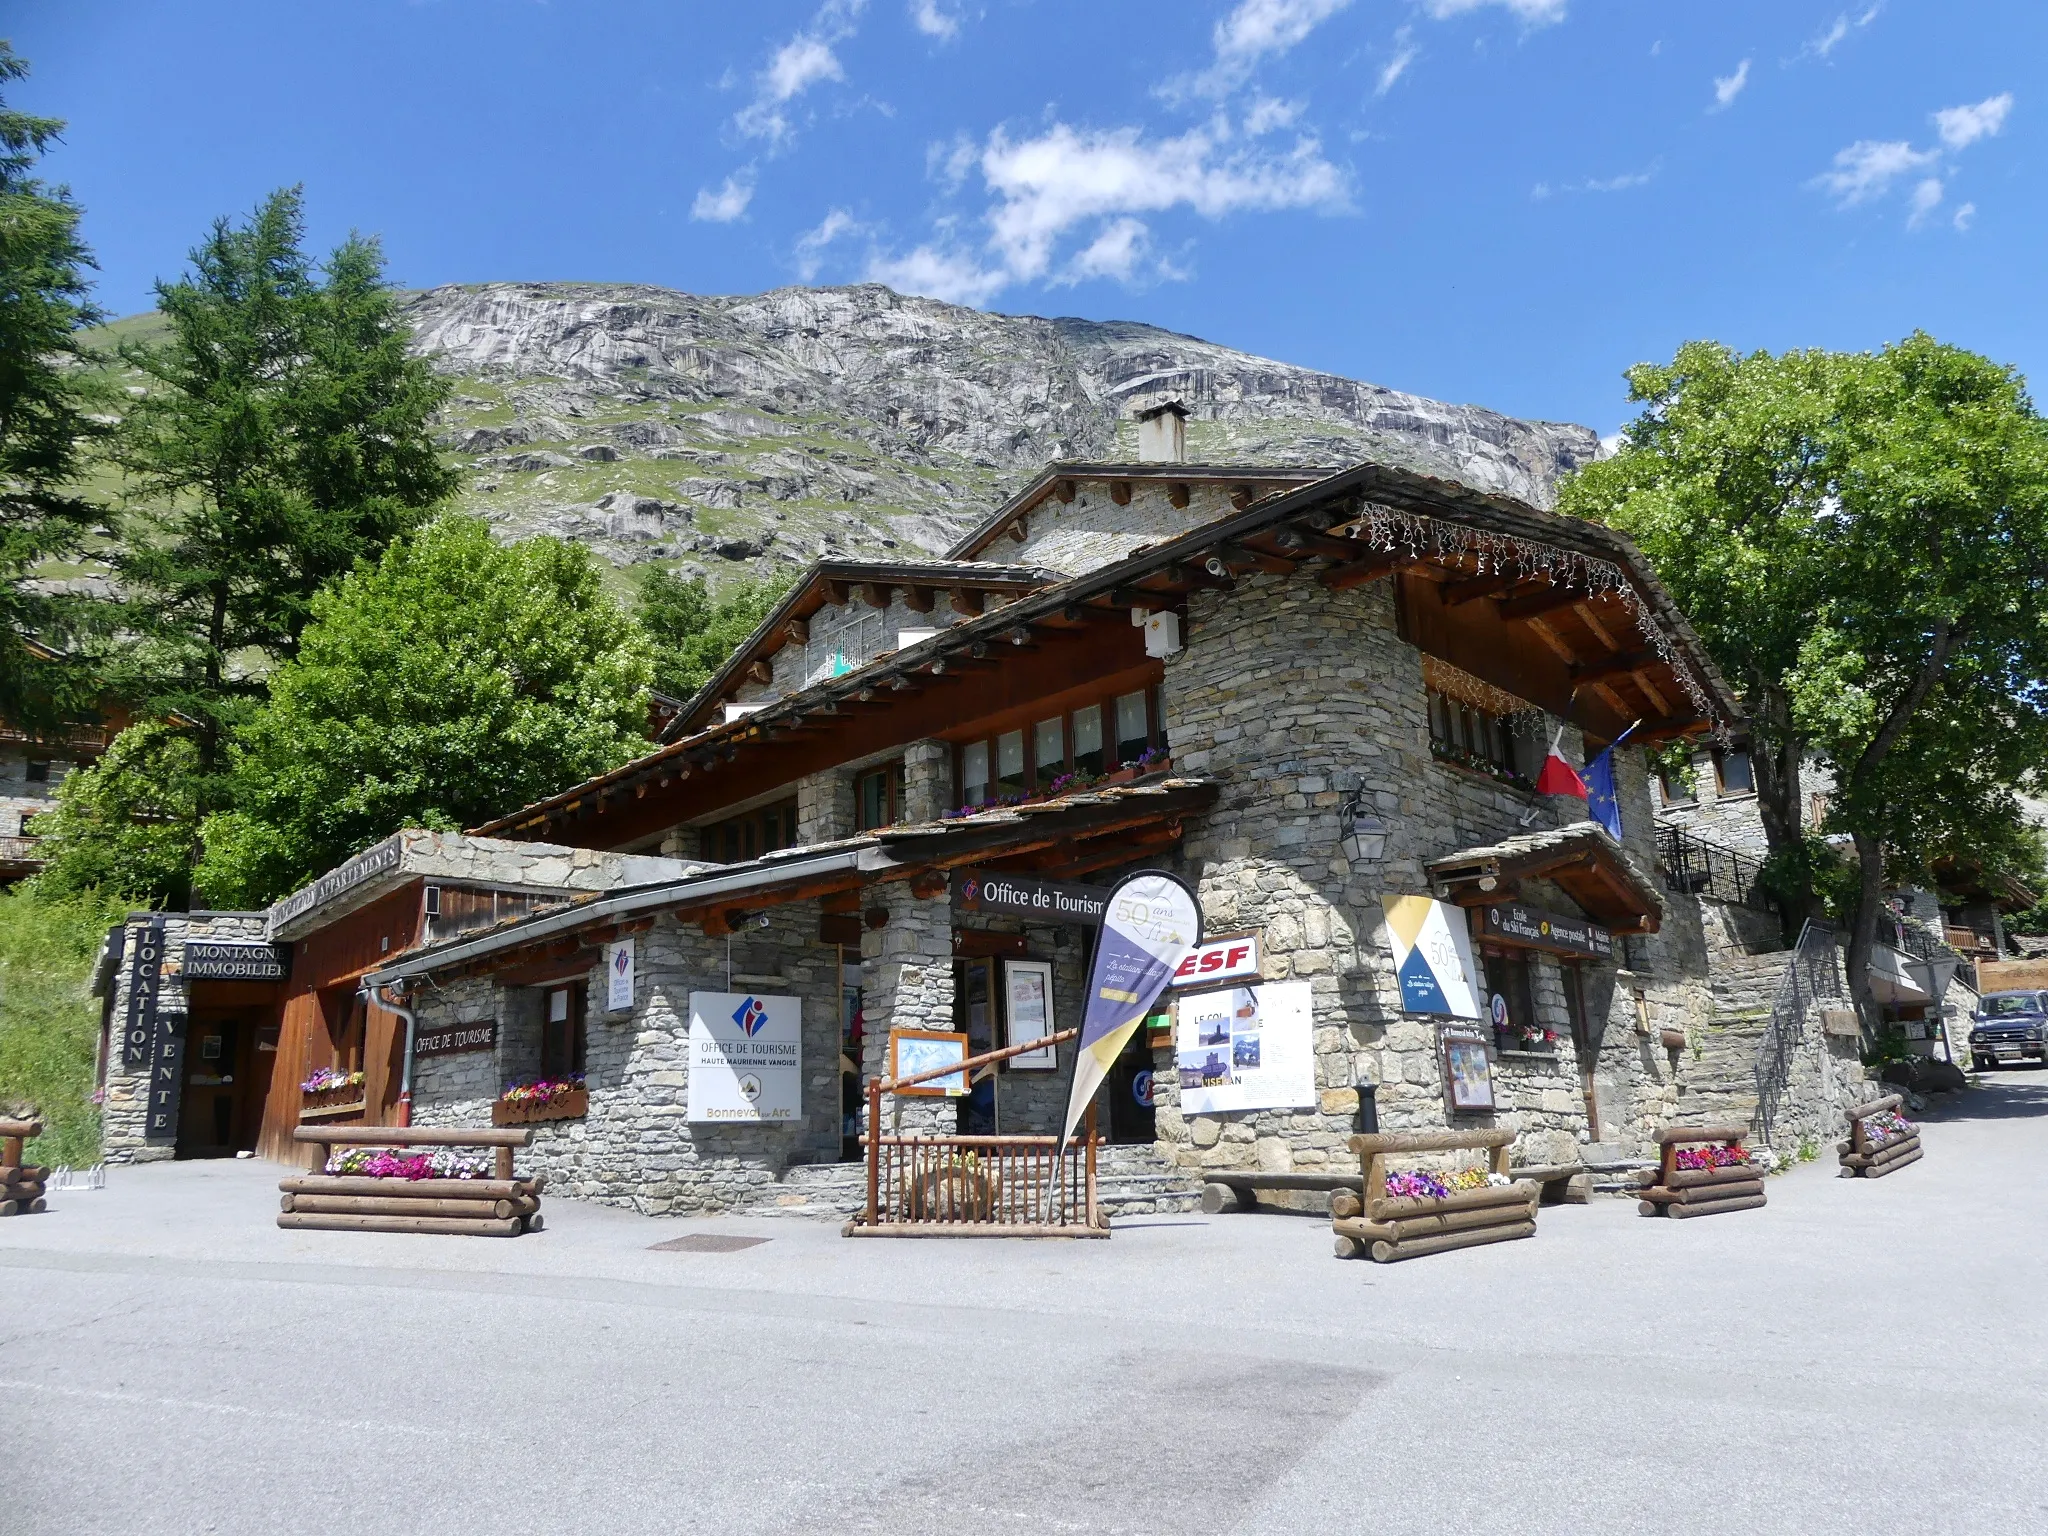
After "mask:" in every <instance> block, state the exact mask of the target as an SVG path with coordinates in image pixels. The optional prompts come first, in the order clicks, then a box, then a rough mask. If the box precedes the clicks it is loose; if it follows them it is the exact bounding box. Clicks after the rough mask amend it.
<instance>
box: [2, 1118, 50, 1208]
mask: <svg viewBox="0 0 2048 1536" xmlns="http://www.w3.org/2000/svg"><path fill="white" fill-rule="evenodd" d="M42 1134H43V1123H42V1121H40V1120H0V1216H33V1215H34V1214H35V1213H36V1212H38V1211H40V1210H43V1209H44V1208H45V1201H44V1199H43V1191H44V1189H46V1188H47V1187H48V1185H49V1182H50V1170H49V1169H47V1168H34V1167H29V1166H26V1165H24V1164H23V1162H22V1160H21V1158H22V1150H21V1148H22V1143H23V1142H26V1141H28V1140H30V1139H31V1138H33V1137H36V1136H40V1135H42Z"/></svg>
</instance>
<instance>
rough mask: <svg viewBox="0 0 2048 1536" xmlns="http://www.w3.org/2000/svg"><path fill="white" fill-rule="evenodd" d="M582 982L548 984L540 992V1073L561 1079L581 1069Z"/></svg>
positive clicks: (582, 1039) (582, 1040)
mask: <svg viewBox="0 0 2048 1536" xmlns="http://www.w3.org/2000/svg"><path fill="white" fill-rule="evenodd" d="M583 1043H584V1033H583V984H582V983H581V982H572V983H570V984H569V985H568V986H563V987H549V988H548V989H547V991H545V992H543V993H542V994H541V1010H540V1075H541V1076H542V1077H547V1078H557V1079H559V1078H564V1077H567V1076H569V1075H570V1074H571V1073H572V1072H581V1071H582V1070H583Z"/></svg>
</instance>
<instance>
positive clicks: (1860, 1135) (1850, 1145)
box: [1835, 1093, 1920, 1179]
mask: <svg viewBox="0 0 2048 1536" xmlns="http://www.w3.org/2000/svg"><path fill="white" fill-rule="evenodd" d="M1904 1103H1905V1100H1904V1099H1903V1098H1902V1097H1900V1096H1899V1095H1898V1094H1896V1093H1894V1094H1892V1095H1890V1096H1889V1097H1887V1098H1882V1099H1878V1100H1877V1101H1876V1102H1874V1103H1870V1104H1861V1105H1858V1106H1857V1107H1856V1108H1855V1109H1852V1110H1850V1111H1849V1139H1848V1140H1847V1141H1843V1142H1838V1143H1836V1146H1835V1150H1836V1152H1837V1153H1839V1154H1840V1156H1841V1162H1842V1167H1843V1169H1844V1170H1845V1171H1846V1172H1847V1173H1849V1174H1850V1175H1851V1176H1853V1177H1858V1178H1865V1179H1881V1178H1883V1177H1884V1176H1885V1175H1886V1174H1888V1173H1897V1172H1898V1171H1899V1170H1900V1169H1901V1168H1903V1167H1905V1166H1906V1164H1908V1163H1917V1162H1919V1161H1920V1127H1919V1126H1917V1125H1914V1124H1912V1122H1910V1121H1905V1122H1904V1123H1905V1125H1906V1127H1907V1128H1906V1130H1904V1131H1903V1132H1895V1133H1893V1134H1891V1135H1888V1136H1887V1135H1884V1134H1882V1133H1881V1132H1878V1131H1877V1130H1876V1129H1875V1128H1874V1127H1873V1126H1872V1125H1871V1124H1870V1122H1871V1121H1872V1120H1873V1119H1874V1118H1876V1117H1877V1116H1878V1115H1880V1114H1882V1113H1884V1112H1885V1111H1887V1110H1888V1111H1890V1112H1891V1113H1893V1114H1897V1113H1898V1111H1899V1109H1900V1106H1902V1105H1903V1104H1904Z"/></svg>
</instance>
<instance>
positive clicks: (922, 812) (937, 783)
mask: <svg viewBox="0 0 2048 1536" xmlns="http://www.w3.org/2000/svg"><path fill="white" fill-rule="evenodd" d="M952 808H953V744H952V743H951V742H950V741H913V742H912V743H910V745H909V746H907V747H905V748H904V749H903V819H904V820H905V821H906V822H910V823H917V822H925V821H937V820H938V819H939V818H940V817H941V816H943V815H945V813H946V812H947V811H950V810H951V809H952Z"/></svg>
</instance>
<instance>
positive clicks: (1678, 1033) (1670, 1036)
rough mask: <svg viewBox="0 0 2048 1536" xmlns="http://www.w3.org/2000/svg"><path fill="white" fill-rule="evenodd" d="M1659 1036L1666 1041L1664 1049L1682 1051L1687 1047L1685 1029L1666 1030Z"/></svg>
mask: <svg viewBox="0 0 2048 1536" xmlns="http://www.w3.org/2000/svg"><path fill="white" fill-rule="evenodd" d="M1658 1038H1659V1039H1661V1040H1662V1041H1663V1042H1664V1049H1665V1050H1667V1051H1682V1050H1684V1049H1685V1031H1684V1030H1682V1029H1667V1030H1664V1031H1663V1032H1662V1033H1661V1034H1660V1035H1659V1037H1658Z"/></svg>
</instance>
